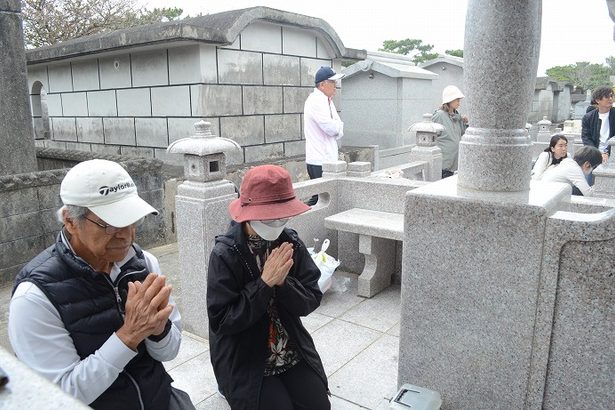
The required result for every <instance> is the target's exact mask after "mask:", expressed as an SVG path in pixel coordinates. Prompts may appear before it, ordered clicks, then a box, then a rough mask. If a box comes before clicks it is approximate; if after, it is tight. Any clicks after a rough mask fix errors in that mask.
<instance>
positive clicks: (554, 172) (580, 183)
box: [542, 158, 593, 196]
mask: <svg viewBox="0 0 615 410" xmlns="http://www.w3.org/2000/svg"><path fill="white" fill-rule="evenodd" d="M542 180H543V181H546V182H566V183H568V184H570V185H573V186H576V187H577V188H578V189H579V191H581V193H582V194H583V195H584V196H591V195H592V193H593V188H592V187H590V186H589V184H588V183H587V179H586V178H585V174H584V173H583V170H582V169H581V167H580V166H579V164H577V163H576V161H575V160H573V159H570V158H564V159H563V160H562V162H560V163H559V165H557V166H554V167H550V168H548V169H547V170H546V171H545V172H544V174H542Z"/></svg>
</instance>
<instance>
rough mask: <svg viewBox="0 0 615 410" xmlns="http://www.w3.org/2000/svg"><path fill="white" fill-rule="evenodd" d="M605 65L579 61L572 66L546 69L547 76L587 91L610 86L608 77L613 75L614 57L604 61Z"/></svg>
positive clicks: (614, 70)
mask: <svg viewBox="0 0 615 410" xmlns="http://www.w3.org/2000/svg"><path fill="white" fill-rule="evenodd" d="M606 63H607V65H604V64H596V63H589V62H587V61H579V62H576V63H574V64H568V65H564V66H555V67H551V68H549V69H547V71H546V72H547V75H548V76H549V77H551V78H554V79H556V80H558V81H565V82H568V83H571V84H573V85H574V86H578V87H581V88H583V89H584V90H587V89H594V88H596V87H600V86H603V85H609V84H611V81H610V79H609V76H610V75H615V67H614V66H613V63H615V57H608V58H607V59H606Z"/></svg>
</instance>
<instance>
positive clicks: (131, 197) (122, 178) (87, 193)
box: [60, 159, 158, 228]
mask: <svg viewBox="0 0 615 410" xmlns="http://www.w3.org/2000/svg"><path fill="white" fill-rule="evenodd" d="M60 198H62V202H63V203H64V205H76V206H82V207H85V208H88V209H89V210H90V211H92V212H93V213H94V214H95V215H96V216H98V217H99V218H100V219H102V220H103V221H105V222H106V223H108V224H109V225H112V226H115V227H117V228H123V227H125V226H128V225H132V224H133V223H135V222H137V221H138V220H139V219H141V218H143V217H145V216H147V215H149V214H154V215H158V211H156V209H154V208H153V207H152V206H151V205H150V204H148V203H147V202H145V201H144V200H143V199H141V198H140V197H139V195H138V194H137V186H136V185H135V183H134V182H133V180H132V178H131V177H130V175H128V172H126V170H125V169H124V168H123V167H122V166H121V165H120V164H118V163H117V162H113V161H107V160H104V159H92V160H89V161H83V162H80V163H79V164H77V165H75V166H74V167H72V168H71V169H70V171H68V172H67V173H66V176H65V177H64V179H63V180H62V184H61V185H60Z"/></svg>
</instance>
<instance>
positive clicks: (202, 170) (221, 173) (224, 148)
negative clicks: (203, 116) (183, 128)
mask: <svg viewBox="0 0 615 410" xmlns="http://www.w3.org/2000/svg"><path fill="white" fill-rule="evenodd" d="M194 130H195V131H194V135H193V136H191V137H188V138H182V139H179V140H177V141H174V142H172V143H171V144H170V145H169V147H168V148H167V152H169V153H171V154H184V176H185V177H186V179H187V180H188V181H198V182H207V181H216V180H220V179H223V178H224V177H225V176H226V160H225V157H226V155H225V153H227V152H231V151H233V150H236V149H241V147H240V146H239V144H237V143H236V142H235V141H233V140H231V139H228V138H220V137H216V136H215V135H214V134H213V133H212V132H211V123H209V122H205V121H203V120H201V121H199V122H197V123H195V124H194Z"/></svg>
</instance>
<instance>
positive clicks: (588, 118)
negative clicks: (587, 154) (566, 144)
mask: <svg viewBox="0 0 615 410" xmlns="http://www.w3.org/2000/svg"><path fill="white" fill-rule="evenodd" d="M581 124H582V128H581V139H582V140H583V145H591V146H592V147H596V148H600V126H601V125H602V121H600V118H599V117H598V110H596V109H594V110H591V111H589V112H588V113H587V114H585V115H584V116H583V120H582V121H581ZM613 135H615V108H611V111H610V112H609V138H611V137H612V136H613ZM609 152H610V150H609Z"/></svg>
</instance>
